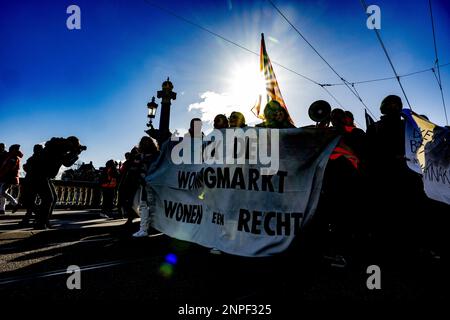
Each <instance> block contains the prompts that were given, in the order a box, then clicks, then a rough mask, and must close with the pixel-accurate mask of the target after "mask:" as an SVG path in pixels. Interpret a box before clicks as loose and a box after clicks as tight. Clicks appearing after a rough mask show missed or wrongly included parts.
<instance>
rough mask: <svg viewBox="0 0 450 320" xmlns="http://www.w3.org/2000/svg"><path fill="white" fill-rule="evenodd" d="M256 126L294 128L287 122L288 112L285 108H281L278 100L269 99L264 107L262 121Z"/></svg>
mask: <svg viewBox="0 0 450 320" xmlns="http://www.w3.org/2000/svg"><path fill="white" fill-rule="evenodd" d="M257 127H266V128H277V129H287V128H295V126H294V125H293V124H292V123H290V122H289V114H288V112H287V110H286V108H283V107H282V106H281V105H280V103H279V102H278V101H275V100H271V101H269V102H268V103H267V104H266V106H265V107H264V122H263V123H260V124H258V125H257Z"/></svg>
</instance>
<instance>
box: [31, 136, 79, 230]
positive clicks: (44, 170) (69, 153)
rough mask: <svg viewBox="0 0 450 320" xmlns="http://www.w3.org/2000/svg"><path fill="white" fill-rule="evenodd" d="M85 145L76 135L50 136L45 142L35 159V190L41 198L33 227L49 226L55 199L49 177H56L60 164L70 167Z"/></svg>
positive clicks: (54, 192)
mask: <svg viewBox="0 0 450 320" xmlns="http://www.w3.org/2000/svg"><path fill="white" fill-rule="evenodd" d="M84 150H86V147H85V146H82V145H81V144H80V141H79V140H78V138H77V137H74V136H70V137H68V138H52V139H50V140H49V141H47V142H46V143H45V147H44V150H42V153H41V155H40V157H39V160H37V161H36V171H35V173H36V175H35V176H34V180H35V182H36V184H35V186H36V192H37V194H38V196H39V198H40V199H41V204H40V206H39V210H38V217H37V221H36V225H35V229H38V230H39V229H46V228H50V223H49V219H50V216H51V214H52V212H53V208H54V206H55V204H56V201H57V195H56V191H55V188H54V187H53V184H52V182H51V180H50V179H53V178H55V177H56V175H57V174H58V172H59V169H60V168H61V166H63V165H64V166H65V167H70V166H72V165H73V164H74V163H75V162H76V161H77V160H78V156H79V155H80V153H81V152H82V151H84Z"/></svg>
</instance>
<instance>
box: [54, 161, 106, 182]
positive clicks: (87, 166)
mask: <svg viewBox="0 0 450 320" xmlns="http://www.w3.org/2000/svg"><path fill="white" fill-rule="evenodd" d="M99 177H100V170H97V169H95V167H94V165H93V164H92V161H91V162H89V163H84V162H82V163H81V164H79V165H78V168H76V169H68V170H66V171H64V172H63V174H62V176H61V180H63V181H85V182H98V180H99Z"/></svg>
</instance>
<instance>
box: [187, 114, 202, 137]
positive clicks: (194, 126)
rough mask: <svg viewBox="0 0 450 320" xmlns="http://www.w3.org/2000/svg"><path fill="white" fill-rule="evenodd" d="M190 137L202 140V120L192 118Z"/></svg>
mask: <svg viewBox="0 0 450 320" xmlns="http://www.w3.org/2000/svg"><path fill="white" fill-rule="evenodd" d="M189 135H190V136H191V138H201V137H203V132H202V120H200V119H199V118H192V119H191V122H190V124H189Z"/></svg>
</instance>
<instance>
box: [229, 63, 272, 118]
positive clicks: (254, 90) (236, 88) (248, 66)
mask: <svg viewBox="0 0 450 320" xmlns="http://www.w3.org/2000/svg"><path fill="white" fill-rule="evenodd" d="M229 79H230V80H229V81H230V83H229V94H230V96H232V97H233V99H234V100H235V101H236V104H237V105H239V106H241V107H243V108H245V107H248V108H249V109H250V108H251V107H253V106H254V104H255V102H256V101H257V100H258V97H259V95H263V94H265V90H266V89H265V81H264V77H263V75H262V74H261V72H260V71H259V61H258V60H257V59H255V61H254V62H252V61H248V62H242V63H237V64H236V65H235V66H234V68H233V71H232V72H231V75H230V77H229Z"/></svg>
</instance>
